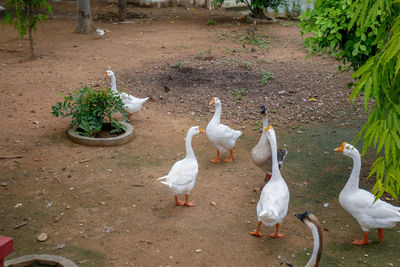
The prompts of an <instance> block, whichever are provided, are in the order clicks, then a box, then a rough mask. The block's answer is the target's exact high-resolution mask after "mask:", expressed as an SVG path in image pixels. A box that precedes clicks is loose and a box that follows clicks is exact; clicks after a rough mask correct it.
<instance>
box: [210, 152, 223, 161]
mask: <svg viewBox="0 0 400 267" xmlns="http://www.w3.org/2000/svg"><path fill="white" fill-rule="evenodd" d="M210 161H211V162H214V163H217V162H220V161H221V160H220V158H219V150H218V149H217V157H216V158H215V159H210Z"/></svg>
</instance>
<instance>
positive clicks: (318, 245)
mask: <svg viewBox="0 0 400 267" xmlns="http://www.w3.org/2000/svg"><path fill="white" fill-rule="evenodd" d="M295 216H296V217H297V218H298V219H299V220H300V221H302V222H303V223H304V224H305V225H307V226H308V228H310V230H311V233H312V235H313V239H314V248H313V252H312V255H311V258H310V259H309V260H308V262H307V264H306V265H305V267H318V265H319V262H320V260H321V256H322V227H321V224H320V223H319V221H318V219H317V217H315V215H314V214H312V213H311V212H309V211H306V212H304V213H303V214H295Z"/></svg>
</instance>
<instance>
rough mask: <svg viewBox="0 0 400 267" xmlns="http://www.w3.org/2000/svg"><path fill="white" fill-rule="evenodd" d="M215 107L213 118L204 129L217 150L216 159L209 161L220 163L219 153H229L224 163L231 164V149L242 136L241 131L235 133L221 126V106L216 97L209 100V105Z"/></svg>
mask: <svg viewBox="0 0 400 267" xmlns="http://www.w3.org/2000/svg"><path fill="white" fill-rule="evenodd" d="M210 104H214V105H215V112H214V116H213V117H212V119H211V120H210V122H209V123H208V125H207V128H206V134H207V137H208V139H210V141H211V142H212V143H213V144H214V146H215V147H216V148H217V157H216V158H215V159H211V160H210V161H211V162H220V161H221V160H220V157H219V155H220V153H225V152H227V151H229V153H230V156H229V158H227V159H225V160H224V161H225V162H231V161H232V160H233V147H234V146H235V143H236V140H237V139H238V137H239V136H240V135H241V134H242V132H241V131H235V130H233V129H231V128H229V127H228V126H226V125H224V124H221V123H220V121H221V112H222V104H221V100H219V99H218V98H217V97H213V98H212V99H211V103H210Z"/></svg>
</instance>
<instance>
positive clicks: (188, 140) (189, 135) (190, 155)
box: [185, 131, 195, 158]
mask: <svg viewBox="0 0 400 267" xmlns="http://www.w3.org/2000/svg"><path fill="white" fill-rule="evenodd" d="M192 139H193V134H192V133H191V132H190V131H189V132H188V133H187V135H186V143H185V147H186V158H194V157H195V156H194V152H193V147H192Z"/></svg>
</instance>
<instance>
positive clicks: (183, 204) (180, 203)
mask: <svg viewBox="0 0 400 267" xmlns="http://www.w3.org/2000/svg"><path fill="white" fill-rule="evenodd" d="M175 203H176V205H178V206H185V201H183V200H182V201H179V200H178V197H177V196H175Z"/></svg>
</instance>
